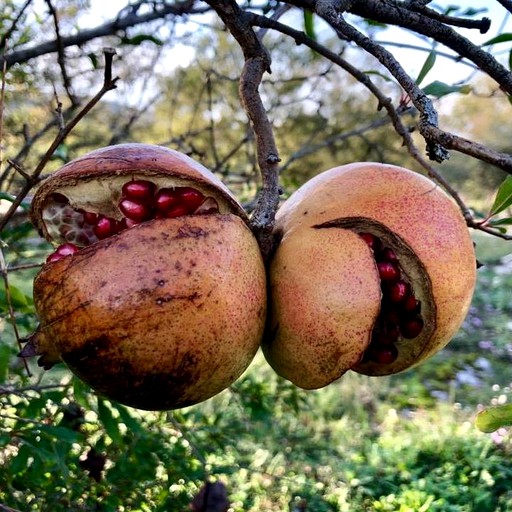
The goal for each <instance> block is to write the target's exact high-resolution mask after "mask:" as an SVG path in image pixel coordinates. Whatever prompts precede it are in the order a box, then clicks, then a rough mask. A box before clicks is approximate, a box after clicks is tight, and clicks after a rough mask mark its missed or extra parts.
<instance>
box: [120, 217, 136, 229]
mask: <svg viewBox="0 0 512 512" xmlns="http://www.w3.org/2000/svg"><path fill="white" fill-rule="evenodd" d="M138 224H140V222H135V221H134V220H131V219H128V218H127V217H124V218H123V220H121V222H120V226H121V229H120V231H122V230H123V229H130V228H133V227H134V226H137V225H138Z"/></svg>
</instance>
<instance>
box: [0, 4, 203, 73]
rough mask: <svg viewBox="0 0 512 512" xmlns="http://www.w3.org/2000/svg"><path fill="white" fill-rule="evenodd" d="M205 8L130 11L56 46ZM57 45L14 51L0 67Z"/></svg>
mask: <svg viewBox="0 0 512 512" xmlns="http://www.w3.org/2000/svg"><path fill="white" fill-rule="evenodd" d="M209 10H210V9H209V7H207V8H204V7H198V8H195V7H193V6H192V5H191V3H190V2H179V3H172V4H168V3H165V4H164V3H161V4H159V7H155V8H154V9H153V10H151V11H149V12H145V13H143V14H136V13H135V12H133V11H132V10H130V12H129V13H128V14H126V15H124V16H119V17H118V18H116V19H114V20H112V21H108V22H107V23H104V24H103V25H99V26H97V27H94V28H91V29H85V30H80V31H78V32H77V33H76V34H73V35H71V36H63V37H61V41H60V44H61V46H62V48H68V47H70V46H80V45H83V44H85V43H87V42H88V41H91V40H93V39H97V38H99V37H104V36H111V35H114V34H117V33H119V32H122V31H123V30H126V29H127V28H130V27H134V26H137V25H142V24H144V23H149V22H151V21H154V20H158V19H162V18H165V17H167V16H182V15H185V14H202V13H205V12H207V11H209ZM58 48H59V43H58V42H57V40H53V41H47V42H44V43H41V44H38V45H36V46H32V47H29V48H24V49H22V50H16V51H13V52H11V53H8V54H7V55H5V57H3V56H2V57H0V64H2V65H3V63H4V62H5V63H6V64H7V68H10V67H11V66H12V65H14V64H19V63H22V62H26V61H28V60H30V59H33V58H35V57H40V56H41V55H46V54H48V53H54V52H56V51H57V50H58Z"/></svg>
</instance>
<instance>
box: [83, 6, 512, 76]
mask: <svg viewBox="0 0 512 512" xmlns="http://www.w3.org/2000/svg"><path fill="white" fill-rule="evenodd" d="M126 4H127V1H126V0H109V1H108V2H106V1H105V0H91V9H90V10H89V12H88V14H87V15H85V16H84V17H83V19H82V21H81V25H82V26H91V27H92V26H96V25H98V24H100V23H102V22H103V21H106V20H108V19H111V18H112V17H113V16H115V15H116V14H117V13H118V12H119V10H120V9H121V8H122V7H124V6H125V5H126ZM430 5H431V6H441V7H443V8H446V7H448V6H452V5H455V6H459V7H460V8H461V10H465V9H468V8H473V9H478V10H479V9H487V11H486V12H484V13H482V14H480V15H479V16H487V17H490V18H491V20H492V24H491V29H490V31H489V32H488V33H487V34H484V35H481V34H480V33H479V32H478V31H477V30H465V31H464V30H463V31H462V33H463V35H465V36H466V37H468V38H469V39H470V40H471V41H472V42H477V43H483V42H485V41H487V40H489V39H490V38H491V37H494V36H496V35H497V34H498V33H502V32H512V19H511V18H512V16H507V13H506V11H505V9H504V8H503V7H502V6H501V5H500V4H499V2H498V1H497V0H434V1H433V2H432V3H431V4H430ZM378 39H379V40H382V41H392V42H397V41H399V42H400V43H407V44H411V45H415V46H418V45H421V46H422V47H424V48H429V45H428V44H426V43H425V41H422V40H421V39H420V38H418V37H417V36H415V35H412V34H410V35H408V34H406V33H404V31H402V30H400V29H390V30H388V31H386V32H385V33H382V34H381V35H379V37H378ZM502 46H503V52H507V51H508V49H509V48H510V45H506V44H502ZM389 49H390V50H392V52H393V54H394V55H395V56H396V57H397V58H398V60H399V61H400V62H401V63H402V65H403V66H404V67H405V68H406V70H407V71H408V73H409V74H410V75H411V76H417V74H418V73H419V71H420V69H421V67H422V65H423V62H424V60H425V59H426V57H427V55H428V53H427V52H411V51H410V50H406V49H400V48H398V47H396V46H390V47H389ZM439 49H442V47H439ZM496 49H497V50H499V49H500V48H496ZM180 55H181V56H182V59H183V60H182V61H181V62H180V60H179V57H180ZM177 57H178V59H177ZM191 58H193V55H192V54H191V52H190V49H189V50H188V51H185V50H184V51H179V52H176V51H175V52H173V54H172V59H173V63H174V65H187V62H190V59H191ZM165 67H166V68H167V69H168V68H169V67H172V66H168V65H167V64H166V65H165ZM469 73H470V70H469V69H468V68H467V66H464V65H456V64H454V63H453V61H452V60H446V59H443V58H441V57H438V58H437V60H436V64H435V66H434V68H433V69H432V71H431V72H430V74H429V76H428V77H427V78H428V79H429V80H430V81H432V80H442V81H444V82H446V83H454V82H457V81H459V80H463V79H464V78H465V77H467V76H468V75H469Z"/></svg>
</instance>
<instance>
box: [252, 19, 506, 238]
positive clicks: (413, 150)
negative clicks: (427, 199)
mask: <svg viewBox="0 0 512 512" xmlns="http://www.w3.org/2000/svg"><path fill="white" fill-rule="evenodd" d="M252 23H253V24H254V25H258V26H265V27H267V28H273V29H275V30H277V31H279V32H281V33H283V34H286V35H288V36H291V37H293V38H294V39H295V41H296V42H297V43H301V44H305V45H307V46H309V47H310V48H311V49H312V50H314V51H316V52H318V53H319V54H320V55H322V56H324V57H325V58H327V59H329V60H330V61H331V62H333V63H335V64H337V65H338V66H340V67H341V68H342V69H344V70H345V71H347V72H348V73H350V74H351V75H352V76H353V77H354V78H356V79H357V80H358V81H359V82H360V83H361V84H363V85H364V86H365V87H367V88H368V90H369V91H370V92H371V93H372V94H373V95H374V96H375V97H376V98H377V100H378V102H379V108H384V109H385V110H386V111H387V113H388V116H389V118H390V120H391V122H392V124H393V126H394V128H395V131H396V132H397V133H398V134H399V135H400V136H401V137H402V140H403V142H404V146H405V147H406V148H407V150H408V152H409V154H410V155H411V156H412V157H413V158H414V159H415V160H416V161H417V162H418V163H419V164H420V165H421V166H422V167H423V169H424V170H425V171H426V172H427V174H428V175H429V176H430V177H431V178H433V179H434V180H435V181H437V183H439V184H440V185H441V186H442V187H443V188H444V189H445V190H446V191H447V192H448V193H449V194H450V195H451V196H452V197H453V198H454V200H455V202H456V203H457V205H458V206H459V208H460V209H461V211H462V214H463V215H464V218H465V220H466V223H467V224H468V226H469V227H473V228H475V229H479V230H481V231H486V232H488V233H492V234H493V235H496V236H499V237H501V238H505V239H510V238H511V237H510V236H509V235H506V234H503V233H501V232H499V231H498V230H496V229H493V228H490V227H488V226H484V225H482V224H479V222H478V221H477V220H476V219H475V218H474V217H473V215H472V214H471V211H470V209H469V208H468V206H467V205H466V204H465V203H464V201H463V200H462V198H461V197H460V195H459V194H458V192H457V191H456V190H455V189H454V188H453V187H452V186H451V185H450V183H449V182H448V181H446V180H445V179H444V177H443V176H442V175H441V174H440V173H439V172H438V171H437V170H436V169H435V168H434V167H433V166H432V165H431V164H430V163H429V162H428V161H427V160H426V159H425V158H424V157H423V156H422V155H421V153H420V151H419V150H418V148H417V147H416V145H415V144H414V142H413V139H412V137H411V134H410V131H409V129H408V128H407V127H406V126H405V125H404V124H403V122H402V119H401V112H400V111H398V110H397V109H395V107H394V106H393V103H392V101H391V100H390V99H389V98H387V97H386V96H385V95H384V94H383V93H382V92H381V90H380V89H379V88H378V87H377V86H376V85H375V84H374V83H373V81H372V80H371V79H370V77H369V76H368V75H367V74H366V73H364V72H362V71H360V70H359V69H358V68H357V67H355V66H353V65H352V64H350V63H349V62H347V61H346V60H345V59H343V58H342V57H340V56H339V55H337V54H335V53H334V52H332V51H330V50H328V49H327V48H325V47H324V46H323V45H321V44H319V43H318V42H317V41H314V40H313V39H311V38H309V37H308V36H306V34H304V33H303V32H300V31H298V30H295V29H292V28H290V27H288V26H287V25H284V24H281V23H279V22H277V21H275V20H271V19H269V18H266V17H264V16H260V15H257V14H253V15H252ZM435 133H436V136H439V137H441V136H442V135H444V136H446V138H447V140H444V138H442V139H441V141H440V142H441V143H442V144H443V145H445V144H446V145H447V146H448V147H453V148H454V149H457V150H459V151H461V144H456V143H455V142H453V139H455V140H457V141H459V142H460V141H465V143H464V145H465V151H462V152H466V153H468V154H471V156H474V157H476V158H480V159H481V160H484V161H487V162H489V163H492V164H494V165H496V166H498V167H501V168H502V169H505V170H507V169H508V168H509V167H510V166H511V165H512V157H511V156H510V155H506V154H502V153H498V152H495V151H493V150H491V149H489V148H486V147H484V146H482V145H479V144H476V143H472V142H471V141H467V140H465V139H462V138H460V137H457V136H455V135H452V134H449V133H446V132H443V131H442V130H440V129H438V128H437V129H436V132H435ZM432 137H434V135H432ZM452 138H453V139H452ZM451 144H453V145H451ZM469 152H471V153H469ZM285 165H289V162H287V163H286V164H285ZM511 172H512V169H511Z"/></svg>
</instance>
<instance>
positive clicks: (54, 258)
mask: <svg viewBox="0 0 512 512" xmlns="http://www.w3.org/2000/svg"><path fill="white" fill-rule="evenodd" d="M62 258H65V256H63V255H62V254H59V253H58V252H52V253H51V254H50V256H48V258H46V263H53V262H54V261H59V260H61V259H62Z"/></svg>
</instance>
